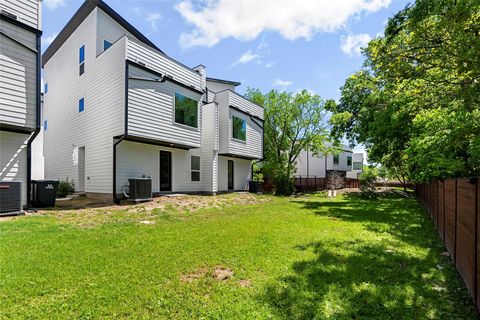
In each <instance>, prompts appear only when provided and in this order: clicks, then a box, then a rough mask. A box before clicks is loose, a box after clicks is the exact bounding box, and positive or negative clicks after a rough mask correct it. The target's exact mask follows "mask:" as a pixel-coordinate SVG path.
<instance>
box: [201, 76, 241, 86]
mask: <svg viewBox="0 0 480 320" xmlns="http://www.w3.org/2000/svg"><path fill="white" fill-rule="evenodd" d="M207 81H211V82H218V83H223V84H229V85H232V86H235V87H236V86H239V85H241V83H240V82H236V81H229V80H222V79H216V78H209V77H207Z"/></svg>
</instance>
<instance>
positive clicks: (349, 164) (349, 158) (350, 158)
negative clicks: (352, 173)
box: [347, 157, 352, 166]
mask: <svg viewBox="0 0 480 320" xmlns="http://www.w3.org/2000/svg"><path fill="white" fill-rule="evenodd" d="M351 165H352V157H347V166H351Z"/></svg>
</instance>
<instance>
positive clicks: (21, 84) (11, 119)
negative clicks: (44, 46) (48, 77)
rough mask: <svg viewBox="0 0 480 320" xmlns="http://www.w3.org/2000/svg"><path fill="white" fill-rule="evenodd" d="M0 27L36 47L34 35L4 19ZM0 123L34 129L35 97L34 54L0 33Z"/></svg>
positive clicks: (29, 45)
mask: <svg viewBox="0 0 480 320" xmlns="http://www.w3.org/2000/svg"><path fill="white" fill-rule="evenodd" d="M0 28H1V29H2V31H3V32H5V33H6V34H8V35H9V36H10V37H12V38H14V39H16V40H18V41H20V42H21V43H23V44H24V45H25V46H27V47H28V48H31V49H33V50H36V35H35V34H34V33H31V32H28V31H26V30H24V29H22V28H19V27H17V26H14V25H12V24H10V23H8V22H6V21H0ZM0 43H1V45H0V123H5V124H9V125H15V126H19V127H25V128H28V129H30V130H33V129H34V128H35V111H36V96H37V87H36V86H37V64H36V59H37V57H36V53H35V52H34V51H31V50H29V49H27V48H25V47H24V46H22V45H20V44H19V43H17V42H15V41H13V40H11V39H9V38H8V37H5V36H3V35H2V34H0Z"/></svg>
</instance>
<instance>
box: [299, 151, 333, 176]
mask: <svg viewBox="0 0 480 320" xmlns="http://www.w3.org/2000/svg"><path fill="white" fill-rule="evenodd" d="M307 156H308V165H307ZM295 175H296V176H307V175H308V176H316V177H319V178H325V176H326V175H325V157H315V156H313V154H312V152H307V151H306V150H302V151H301V152H300V154H299V156H298V158H297V171H296V172H295Z"/></svg>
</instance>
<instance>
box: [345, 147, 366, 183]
mask: <svg viewBox="0 0 480 320" xmlns="http://www.w3.org/2000/svg"><path fill="white" fill-rule="evenodd" d="M352 157H353V158H352V161H353V163H352V171H349V172H347V178H353V179H358V178H359V177H360V174H361V173H362V172H363V153H354V154H353V156H352Z"/></svg>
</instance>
